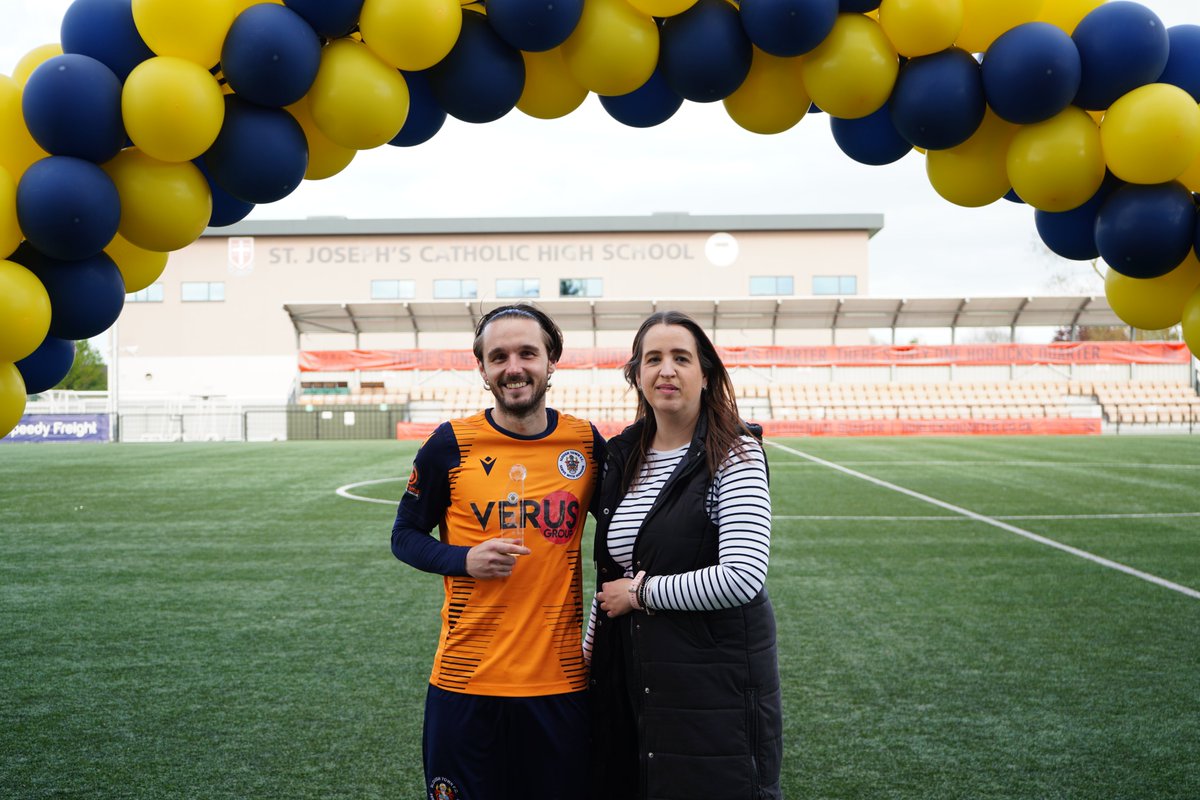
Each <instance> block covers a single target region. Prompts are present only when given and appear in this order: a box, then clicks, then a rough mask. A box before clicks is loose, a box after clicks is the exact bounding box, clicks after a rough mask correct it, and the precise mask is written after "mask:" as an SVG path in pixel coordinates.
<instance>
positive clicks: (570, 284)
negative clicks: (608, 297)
mask: <svg viewBox="0 0 1200 800" xmlns="http://www.w3.org/2000/svg"><path fill="white" fill-rule="evenodd" d="M558 296H559V297H603V296H604V279H603V278H563V279H562V280H560V281H559V282H558Z"/></svg>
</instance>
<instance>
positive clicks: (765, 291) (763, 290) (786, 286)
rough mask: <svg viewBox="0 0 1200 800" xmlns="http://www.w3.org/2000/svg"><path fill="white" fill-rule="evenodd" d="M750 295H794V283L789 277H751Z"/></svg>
mask: <svg viewBox="0 0 1200 800" xmlns="http://www.w3.org/2000/svg"><path fill="white" fill-rule="evenodd" d="M750 294H751V295H779V294H789V295H790V294H795V287H794V282H793V280H792V276H791V275H752V276H750Z"/></svg>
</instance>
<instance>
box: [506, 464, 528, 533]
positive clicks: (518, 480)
mask: <svg viewBox="0 0 1200 800" xmlns="http://www.w3.org/2000/svg"><path fill="white" fill-rule="evenodd" d="M526 474H527V473H526V471H525V465H524V464H513V465H512V468H511V469H509V471H508V489H507V491H505V493H504V500H505V501H506V502H507V503H508V507H509V508H510V509H512V512H513V513H512V526H511V527H507V528H506V529H505V530H504V531H503V535H504V538H506V539H511V540H512V542H513V543H514V544H518V545H520V546H521V547H524V546H525V476H526ZM501 519H503V517H501ZM514 528H515V529H514Z"/></svg>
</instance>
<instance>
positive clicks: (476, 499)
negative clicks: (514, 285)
mask: <svg viewBox="0 0 1200 800" xmlns="http://www.w3.org/2000/svg"><path fill="white" fill-rule="evenodd" d="M474 352H475V358H476V360H477V361H478V363H479V372H480V375H481V376H482V377H483V381H484V385H485V386H487V387H488V389H489V390H490V391H491V392H492V394H493V396H494V397H495V400H496V404H495V407H494V408H490V409H487V410H485V411H481V412H479V413H478V414H475V415H474V416H471V417H467V418H466V419H456V420H450V421H449V422H444V423H442V424H441V425H440V426H438V428H437V429H436V430H435V431H434V432H433V433H432V434H430V436H429V438H428V439H426V440H425V443H424V444H422V445H421V448H420V450H418V452H417V455H416V458H415V460H414V462H413V469H412V474H411V475H410V476H409V480H408V488H407V490H406V491H405V493H404V497H403V498H402V499H401V501H400V507H399V509H398V510H397V512H396V522H395V525H393V527H392V552H393V553H394V554H395V556H396V557H397V558H399V559H400V560H401V561H404V562H405V563H407V564H410V565H412V566H414V567H416V568H417V569H421V570H424V571H426V572H434V573H437V574H440V575H443V576H444V583H445V593H446V595H445V601H444V603H443V605H442V630H441V637H440V639H439V641H438V648H437V653H436V655H435V656H434V662H433V672H432V675H431V676H430V679H429V684H430V685H429V690H428V693H427V695H426V699H425V729H424V740H423V752H424V762H425V786H426V794H427V796H428V797H429V798H431V800H432V799H433V798H454V800H463V798H466V800H510V799H511V800H516V798H518V797H520V798H529V797H536V798H539V800H555V799H557V800H575V799H576V798H579V797H582V796H583V795H584V793H585V780H586V771H587V758H588V756H587V752H588V719H587V711H586V701H585V691H584V690H585V687H586V684H587V667H586V665H585V664H584V661H583V653H582V646H581V638H582V625H583V601H582V594H583V591H582V590H583V573H582V564H581V560H580V540H581V538H582V535H583V526H584V517H585V515H586V514H587V512H588V510H589V508H590V506H591V503H592V496H593V494H594V489H595V486H596V481H597V477H598V471H599V467H598V465H599V464H600V463H601V461H602V460H603V458H602V457H603V452H602V451H603V447H604V440H603V439H602V438H601V437H600V434H599V433H598V432H597V431H596V429H595V427H594V426H592V424H591V423H589V422H587V421H586V420H581V419H577V418H575V417H572V416H569V415H567V414H560V413H558V412H557V411H555V410H554V409H552V408H547V407H546V389H547V388H549V385H550V376H551V374H553V372H554V368H555V364H556V363H557V362H558V359H559V357H560V356H561V355H562V332H561V331H560V330H559V328H558V326H557V325H556V324H555V323H554V321H553V320H552V319H550V317H549V316H548V315H547V314H546V313H545V312H543V311H542V310H541V309H538V308H537V307H535V306H532V305H528V304H524V303H519V304H513V305H505V306H500V307H499V308H496V309H494V310H492V311H490V312H489V313H488V314H486V315H484V316H483V318H482V319H480V321H479V324H478V325H477V326H476V328H475V344H474ZM434 528H437V529H438V532H439V535H438V538H436V539H435V538H433V537H432V536H430V533H431V532H432V531H433V530H434Z"/></svg>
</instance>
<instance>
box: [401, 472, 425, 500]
mask: <svg viewBox="0 0 1200 800" xmlns="http://www.w3.org/2000/svg"><path fill="white" fill-rule="evenodd" d="M420 480H421V476H420V475H418V474H417V465H416V464H413V468H412V472H411V473H410V474H409V476H408V486H406V487H405V488H404V493H405V494H407V495H412V498H413V499H414V500H419V499H420V498H421V487H420V486H418V485H417V483H418V482H419V481H420Z"/></svg>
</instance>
